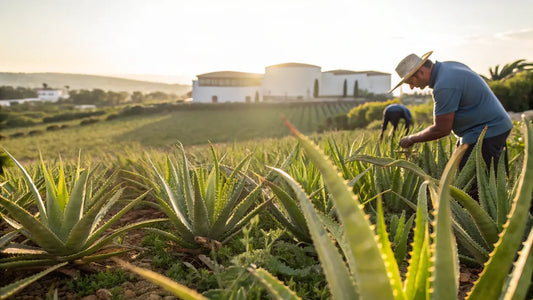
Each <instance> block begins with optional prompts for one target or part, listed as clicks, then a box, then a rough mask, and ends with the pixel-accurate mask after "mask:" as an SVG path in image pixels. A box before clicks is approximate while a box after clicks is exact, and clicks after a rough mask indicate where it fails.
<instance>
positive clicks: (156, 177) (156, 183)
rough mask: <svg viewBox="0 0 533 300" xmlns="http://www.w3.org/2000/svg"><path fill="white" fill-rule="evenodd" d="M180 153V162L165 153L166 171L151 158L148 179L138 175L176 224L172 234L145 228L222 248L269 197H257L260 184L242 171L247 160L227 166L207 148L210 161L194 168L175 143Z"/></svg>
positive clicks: (188, 243) (190, 244) (186, 243)
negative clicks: (206, 165) (211, 159)
mask: <svg viewBox="0 0 533 300" xmlns="http://www.w3.org/2000/svg"><path fill="white" fill-rule="evenodd" d="M179 151H180V152H181V164H178V163H175V162H173V160H172V158H171V157H167V158H166V166H165V170H164V171H163V172H161V171H159V170H158V168H157V167H156V165H155V164H154V163H153V162H152V161H151V160H150V161H149V163H150V165H151V167H152V169H153V174H151V175H150V177H151V178H146V177H144V178H141V180H143V184H145V185H146V186H149V187H151V188H152V189H153V195H154V197H155V198H156V199H157V201H158V205H157V207H158V208H159V209H160V210H161V211H163V212H164V213H165V214H166V215H167V216H168V217H169V219H170V221H171V224H172V225H173V227H174V232H167V231H163V230H159V229H155V228H154V229H149V230H151V231H153V232H155V233H159V234H161V235H163V236H165V237H166V238H168V239H170V240H172V241H173V242H175V243H177V244H178V245H180V246H181V247H185V248H200V247H202V246H203V247H204V248H208V249H215V248H220V246H221V244H223V243H225V242H226V241H227V240H228V239H229V238H231V237H232V236H233V235H235V234H237V233H239V232H240V230H241V229H242V228H243V227H244V226H245V225H246V224H247V222H248V221H249V220H250V219H251V218H252V217H254V216H255V215H256V214H258V213H259V212H260V211H261V210H262V209H263V208H264V207H266V205H267V204H269V201H264V200H261V198H263V194H262V190H261V185H258V184H257V183H255V182H254V181H253V180H252V179H251V178H250V177H248V176H247V175H246V169H247V167H248V161H249V159H248V158H245V159H243V160H242V161H241V162H240V163H239V165H238V166H237V167H235V168H230V167H227V166H225V165H221V164H220V161H219V158H218V156H217V154H216V152H215V150H214V149H213V148H211V152H212V155H213V165H212V166H210V167H208V168H206V167H204V166H200V167H198V168H194V167H193V166H192V165H191V163H190V162H189V160H188V159H187V157H186V155H185V150H184V149H183V146H181V145H180V146H179ZM258 203H259V204H258ZM255 205H257V206H255ZM254 206H255V207H254Z"/></svg>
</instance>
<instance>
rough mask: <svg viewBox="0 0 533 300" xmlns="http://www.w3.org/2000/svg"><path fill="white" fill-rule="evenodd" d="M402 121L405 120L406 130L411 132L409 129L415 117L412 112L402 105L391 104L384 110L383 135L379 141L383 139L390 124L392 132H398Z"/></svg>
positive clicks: (381, 134) (380, 135)
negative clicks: (397, 129)
mask: <svg viewBox="0 0 533 300" xmlns="http://www.w3.org/2000/svg"><path fill="white" fill-rule="evenodd" d="M400 119H404V120H405V128H406V130H407V132H409V127H410V126H411V125H412V124H413V117H412V116H411V111H409V109H408V108H407V107H405V106H403V105H402V104H391V105H388V106H387V107H385V109H384V110H383V125H382V126H381V133H380V134H379V139H380V140H381V139H382V138H383V132H385V130H386V129H387V125H388V124H389V122H390V123H391V124H392V132H394V131H396V128H397V127H398V123H399V122H400Z"/></svg>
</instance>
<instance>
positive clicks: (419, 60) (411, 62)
mask: <svg viewBox="0 0 533 300" xmlns="http://www.w3.org/2000/svg"><path fill="white" fill-rule="evenodd" d="M432 53H433V51H429V52H428V53H426V54H424V55H422V57H418V55H416V54H414V53H412V54H409V55H407V56H406V57H405V58H404V59H402V61H400V63H399V64H398V66H396V73H398V76H400V78H401V80H400V82H399V83H398V84H397V85H396V86H395V87H394V88H392V89H391V90H390V91H389V93H392V91H394V90H395V89H396V88H397V87H399V86H400V85H402V84H404V83H405V82H406V81H407V80H408V79H409V78H410V77H411V76H413V74H415V73H416V71H418V69H420V67H422V65H423V64H424V63H425V62H426V61H427V60H428V59H429V56H430V55H431V54H432Z"/></svg>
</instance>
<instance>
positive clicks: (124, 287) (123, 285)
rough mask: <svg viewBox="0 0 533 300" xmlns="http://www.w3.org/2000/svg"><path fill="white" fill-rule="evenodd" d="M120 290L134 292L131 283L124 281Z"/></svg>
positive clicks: (133, 286)
mask: <svg viewBox="0 0 533 300" xmlns="http://www.w3.org/2000/svg"><path fill="white" fill-rule="evenodd" d="M122 288H123V289H124V290H134V289H135V285H134V284H133V283H131V281H125V282H124V283H122Z"/></svg>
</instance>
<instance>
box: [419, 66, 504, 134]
mask: <svg viewBox="0 0 533 300" xmlns="http://www.w3.org/2000/svg"><path fill="white" fill-rule="evenodd" d="M429 87H430V88H432V89H433V99H434V100H435V106H434V110H433V113H434V115H435V116H439V115H444V114H447V113H451V112H455V117H454V120H453V128H452V129H453V133H454V134H455V135H456V136H459V137H461V143H462V144H473V143H475V142H477V139H478V137H479V135H480V134H481V131H483V128H485V126H488V128H487V132H486V134H485V138H489V137H493V136H497V135H500V134H502V133H504V132H506V131H508V130H511V128H512V127H513V123H512V121H511V118H510V117H509V114H507V112H506V111H505V109H504V108H503V106H502V104H501V103H500V101H499V100H498V98H496V96H495V95H494V93H493V92H492V90H491V89H490V88H489V86H488V85H487V83H486V82H485V80H483V78H481V76H479V75H478V74H476V73H475V72H473V71H472V70H471V69H470V68H469V67H467V66H466V65H464V64H462V63H459V62H452V61H447V62H436V63H435V65H434V66H433V70H432V72H431V79H430V82H429Z"/></svg>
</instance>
